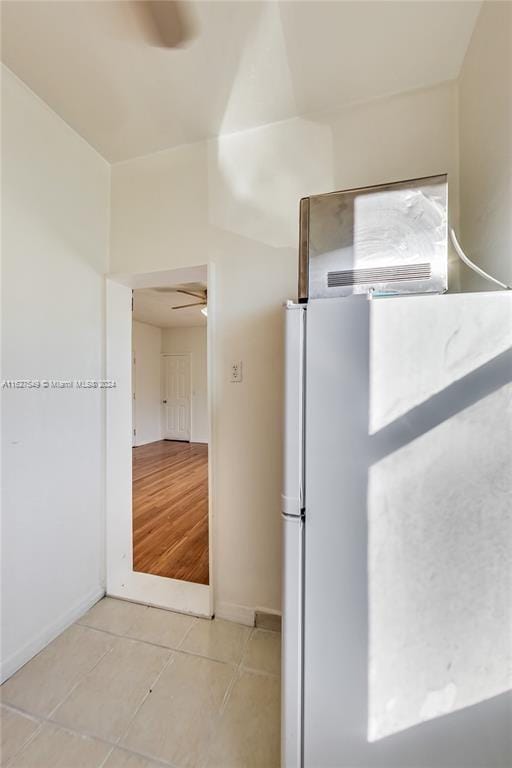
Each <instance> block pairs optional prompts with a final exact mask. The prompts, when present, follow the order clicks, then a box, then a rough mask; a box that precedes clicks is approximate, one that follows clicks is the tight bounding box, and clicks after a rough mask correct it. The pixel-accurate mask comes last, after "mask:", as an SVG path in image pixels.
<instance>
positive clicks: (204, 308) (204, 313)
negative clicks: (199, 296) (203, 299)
mask: <svg viewBox="0 0 512 768" xmlns="http://www.w3.org/2000/svg"><path fill="white" fill-rule="evenodd" d="M201 314H202V315H204V316H205V317H208V307H203V308H202V310H201Z"/></svg>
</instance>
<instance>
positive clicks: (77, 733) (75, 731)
mask: <svg viewBox="0 0 512 768" xmlns="http://www.w3.org/2000/svg"><path fill="white" fill-rule="evenodd" d="M3 706H4V707H7V708H8V709H10V710H12V711H13V712H15V713H16V714H19V715H24V716H25V717H30V718H31V719H32V720H37V721H38V724H39V728H37V729H36V731H35V732H34V734H32V735H31V736H30V737H29V738H28V739H27V741H25V742H24V744H23V746H22V747H21V749H20V750H18V752H16V755H15V756H18V755H19V754H20V752H21V750H22V749H25V747H27V746H28V745H29V744H30V743H31V742H32V741H33V740H34V738H35V737H36V736H37V735H38V734H39V733H40V732H41V729H42V727H43V725H49V726H52V727H53V728H57V729H59V730H61V731H67V732H68V733H72V734H73V735H75V736H80V737H82V738H86V739H92V740H93V741H99V742H101V743H102V744H106V745H107V746H108V747H112V749H111V750H110V752H109V753H108V756H110V754H111V753H112V751H113V750H114V749H121V750H123V751H124V752H129V753H130V754H132V755H136V756H137V757H142V758H144V759H145V760H150V761H153V762H154V763H156V764H157V765H162V766H165V768H178V766H176V765H174V764H173V763H169V762H167V761H166V760H162V758H159V757H152V756H151V755H148V754H145V753H144V752H137V751H136V750H133V749H130V748H129V747H124V746H122V745H119V744H118V743H117V742H114V741H110V739H107V738H106V737H105V736H98V735H97V734H95V733H90V732H89V731H80V730H78V728H73V727H72V726H71V725H64V724H63V723H58V722H57V721H56V720H49V719H48V717H46V716H44V715H38V716H37V717H36V716H34V715H32V714H30V712H27V711H26V710H25V709H21V707H15V706H13V705H12V704H3ZM15 756H14V755H13V757H12V758H11V761H10V762H9V763H8V765H7V766H6V768H8V767H9V765H10V764H11V762H12V760H13V759H14V757H15ZM108 756H107V757H108ZM98 768H99V767H98Z"/></svg>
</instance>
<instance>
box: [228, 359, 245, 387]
mask: <svg viewBox="0 0 512 768" xmlns="http://www.w3.org/2000/svg"><path fill="white" fill-rule="evenodd" d="M230 381H231V382H232V383H233V384H239V383H240V382H241V381H242V361H241V360H236V361H235V362H234V363H231V379H230Z"/></svg>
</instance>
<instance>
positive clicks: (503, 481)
mask: <svg viewBox="0 0 512 768" xmlns="http://www.w3.org/2000/svg"><path fill="white" fill-rule="evenodd" d="M307 313H308V321H307V381H306V388H307V408H306V487H307V504H306V517H305V520H306V522H305V549H304V553H305V554H304V563H305V564H304V571H305V577H304V578H305V629H304V766H305V768H333V766H336V768H441V766H442V768H461V767H462V766H464V768H476V767H478V768H482V766H486V768H498V766H499V767H500V768H501V767H502V766H505V765H509V764H510V746H509V745H510V706H511V704H512V700H511V693H510V692H509V693H507V690H508V689H509V688H510V679H509V676H508V674H509V673H508V670H509V668H510V667H509V663H510V660H509V657H510V622H511V618H512V611H511V604H510V581H509V578H510V560H509V554H508V549H507V547H506V546H504V544H503V542H505V541H509V540H510V527H509V526H510V500H509V498H510V497H509V493H510V490H511V487H510V486H511V478H512V474H511V472H510V430H511V423H512V409H511V408H510V390H511V385H510V384H507V382H508V381H510V378H511V370H512V367H511V360H510V355H511V352H510V351H507V350H509V348H510V347H511V344H512V293H511V292H507V291H502V292H500V291H497V292H491V293H475V294H469V293H461V294H445V295H442V296H432V295H430V296H417V297H406V296H404V297H399V298H392V299H377V300H372V301H367V300H365V299H364V298H358V297H351V298H346V299H332V300H331V301H321V300H319V301H312V302H310V303H309V304H308V310H307ZM491 659H492V663H491Z"/></svg>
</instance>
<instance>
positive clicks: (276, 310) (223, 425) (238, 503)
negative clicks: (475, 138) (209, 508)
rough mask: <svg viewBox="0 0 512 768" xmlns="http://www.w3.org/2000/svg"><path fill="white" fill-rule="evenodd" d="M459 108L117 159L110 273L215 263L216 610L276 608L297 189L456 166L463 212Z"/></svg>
mask: <svg viewBox="0 0 512 768" xmlns="http://www.w3.org/2000/svg"><path fill="white" fill-rule="evenodd" d="M456 118H457V99H456V90H455V85H454V84H445V85H441V86H438V87H435V88H431V89H427V90H421V91H415V92H411V93H406V94H402V95H398V96H395V97H392V98H388V99H380V100H376V101H373V102H369V103H366V104H359V105H354V106H352V107H350V108H346V109H343V110H341V111H337V112H334V113H331V114H320V115H313V116H309V117H304V118H297V119H293V120H287V121H284V122H281V123H275V124H273V125H268V126H264V127H262V128H257V129H254V130H249V131H244V132H242V133H236V134H231V135H228V136H224V137H222V138H220V139H218V140H212V141H210V142H201V143H198V144H193V145H187V146H183V147H179V148H177V149H174V150H169V151H165V152H159V153H158V154H155V155H150V156H148V157H143V158H140V159H136V160H133V161H128V162H125V163H120V164H118V165H114V166H113V167H112V198H111V206H112V219H111V260H112V262H111V268H112V271H113V272H147V271H150V270H158V269H170V268H174V267H181V266H189V265H194V264H202V263H204V262H205V261H208V262H210V263H214V265H215V276H216V277H215V280H216V287H215V294H216V295H215V307H214V309H213V312H214V316H213V321H214V329H215V330H214V336H215V341H214V349H213V350H212V353H213V376H214V414H213V417H214V424H215V433H214V439H213V444H212V445H211V450H212V452H213V461H214V474H215V477H214V529H213V558H214V573H213V576H214V586H215V590H216V593H215V594H216V610H217V613H224V614H225V615H228V614H230V613H231V614H232V615H233V611H234V610H235V609H234V608H233V606H235V607H236V606H245V607H247V608H249V609H252V608H254V607H264V608H270V609H279V607H280V570H281V554H280V553H281V543H280V492H281V450H282V441H281V419H282V360H283V331H282V326H283V323H282V313H281V310H280V305H281V303H282V302H283V301H285V300H286V299H287V298H293V297H294V296H296V280H297V229H298V201H299V198H300V197H301V196H304V195H310V194H313V193H320V192H327V191H329V190H335V189H343V188H346V187H353V186H359V185H365V184H370V183H372V184H374V183H378V182H384V181H389V180H396V179H403V178H412V177H415V176H427V175H430V174H435V173H442V172H444V171H448V173H449V175H450V181H451V193H450V196H451V207H452V216H453V218H454V219H455V220H456V219H457V215H458V208H457V200H458V186H457V181H458V178H457V173H458V163H457V134H456V132H457V119H456ZM171 246H172V247H171ZM209 319H210V318H209ZM233 360H242V361H243V365H244V381H243V383H241V384H231V383H229V368H230V363H231V362H232V361H233Z"/></svg>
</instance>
